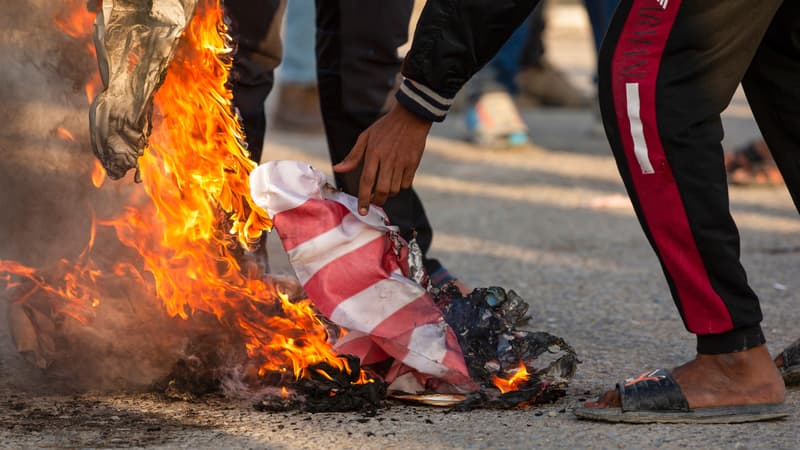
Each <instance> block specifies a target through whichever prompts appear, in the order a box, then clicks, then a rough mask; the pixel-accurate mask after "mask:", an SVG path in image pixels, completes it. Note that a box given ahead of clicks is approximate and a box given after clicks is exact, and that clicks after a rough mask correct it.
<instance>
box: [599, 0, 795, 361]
mask: <svg viewBox="0 0 800 450" xmlns="http://www.w3.org/2000/svg"><path fill="white" fill-rule="evenodd" d="M599 75H600V86H599V87H600V89H599V90H600V102H601V108H602V112H603V122H604V124H605V128H606V133H607V135H608V139H609V142H610V144H611V148H612V150H613V152H614V156H615V158H616V160H617V165H618V167H619V171H620V174H621V175H622V178H623V180H624V182H625V186H626V188H627V190H628V193H629V194H630V197H631V200H632V201H633V204H634V207H635V209H636V214H637V215H638V217H639V221H640V222H641V224H642V227H643V228H644V231H645V233H646V234H647V237H648V239H649V240H650V243H651V245H652V246H653V248H654V249H655V251H656V254H657V255H658V258H659V260H660V262H661V265H662V268H663V270H664V273H665V275H666V278H667V281H668V283H669V287H670V289H671V291H672V295H673V298H674V299H675V303H676V305H677V306H678V309H679V311H680V313H681V316H682V318H683V321H684V323H685V325H686V327H687V329H688V330H689V331H691V332H692V333H695V334H697V336H698V337H697V339H698V352H699V353H707V354H714V353H728V352H734V351H740V350H745V349H748V348H752V347H755V346H757V345H760V344H762V343H764V337H763V334H762V333H761V328H760V325H759V324H760V322H761V318H762V317H761V309H760V307H759V302H758V298H757V297H756V295H755V293H754V292H753V290H752V289H751V288H750V286H749V285H748V283H747V277H746V275H745V271H744V269H743V267H742V265H741V263H740V260H739V233H738V231H737V228H736V225H735V224H734V222H733V219H732V218H731V215H730V212H729V202H728V189H727V183H726V176H725V168H724V164H723V150H722V146H721V140H722V135H723V131H722V125H721V121H720V113H721V112H722V111H723V110H724V109H725V107H726V106H727V105H728V103H729V102H730V100H731V98H732V97H733V94H734V91H735V90H736V88H737V85H738V84H739V82H741V83H742V84H743V86H744V89H745V93H746V94H747V98H748V100H749V102H750V105H751V107H752V109H753V113H754V115H755V118H756V120H757V122H758V125H759V127H760V128H761V131H762V133H763V135H764V138H765V139H766V141H767V143H768V144H769V148H770V150H771V151H772V153H773V156H774V158H775V161H776V162H777V164H778V167H779V168H780V170H781V173H782V174H783V177H784V179H785V181H786V185H787V187H788V188H789V190H790V192H791V194H792V198H793V199H794V202H795V205H797V206H798V208H799V209H800V2H797V1H786V2H782V1H779V0H726V1H703V0H697V1H690V0H685V1H681V0H622V2H621V3H620V6H619V8H618V9H617V13H616V16H615V17H614V20H613V22H612V24H611V28H610V29H609V32H608V34H607V35H606V39H605V42H604V44H603V48H602V51H601V55H600V67H599Z"/></svg>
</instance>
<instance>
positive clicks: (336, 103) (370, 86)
mask: <svg viewBox="0 0 800 450" xmlns="http://www.w3.org/2000/svg"><path fill="white" fill-rule="evenodd" d="M412 6H413V2H412V1H411V0H396V1H392V2H376V1H374V0H360V1H352V0H350V1H345V0H317V76H318V83H319V93H320V104H321V106H322V118H323V122H324V124H325V132H326V135H327V138H328V149H329V152H330V156H331V162H332V163H333V164H336V163H338V162H340V161H342V160H343V159H344V157H345V156H347V154H348V153H349V152H350V149H351V148H352V147H353V145H354V144H355V142H356V139H357V138H358V135H359V134H361V132H362V131H364V130H365V129H366V128H367V127H368V126H369V125H371V124H372V123H373V122H374V121H375V120H377V119H378V118H379V117H380V116H381V115H382V114H383V113H384V112H386V110H387V109H388V108H387V106H388V105H389V104H390V103H389V102H390V101H391V100H392V97H391V94H392V93H393V92H394V89H395V85H396V81H397V74H398V73H399V71H400V64H401V60H400V58H399V57H398V55H397V48H398V47H399V46H400V45H402V44H404V43H405V42H406V40H407V38H408V21H409V19H410V17H411V10H412ZM359 176H360V174H359V173H357V172H351V173H348V174H344V175H342V174H337V175H336V183H337V185H338V186H339V187H340V188H341V189H343V190H344V191H345V192H347V193H350V194H355V193H356V192H357V190H358V180H359ZM383 208H384V210H385V211H386V213H387V214H388V215H389V219H390V220H391V221H392V223H393V224H395V225H397V226H399V227H400V232H401V234H402V235H403V237H404V238H406V239H410V238H411V235H412V232H413V231H416V232H417V241H418V243H419V245H420V248H421V249H422V252H423V254H425V255H427V252H428V250H429V249H430V245H431V241H432V239H433V230H432V229H431V226H430V223H429V222H428V218H427V216H426V215H425V209H424V208H423V206H422V202H421V201H420V199H419V197H418V196H417V194H416V192H414V190H413V189H406V190H402V191H400V193H399V194H397V195H396V196H395V197H391V198H389V200H388V201H387V202H386V204H385V205H384V207H383ZM441 267H442V266H441V264H440V263H439V262H438V261H436V260H434V259H429V258H427V257H426V258H425V268H426V269H427V270H428V273H430V274H433V273H434V272H436V271H438V270H440V269H441Z"/></svg>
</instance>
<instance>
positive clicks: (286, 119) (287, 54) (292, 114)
mask: <svg viewBox="0 0 800 450" xmlns="http://www.w3.org/2000/svg"><path fill="white" fill-rule="evenodd" d="M315 22H316V6H315V4H314V0H288V2H287V4H286V22H285V23H284V27H283V55H284V56H283V63H282V65H281V79H280V83H279V84H278V88H277V92H276V93H275V95H276V96H277V98H276V100H275V107H274V109H273V115H272V117H271V118H270V119H271V120H272V126H273V129H280V130H288V131H295V132H302V133H321V132H322V115H321V114H320V111H319V91H318V90H317V63H316V54H315V51H314V47H315V45H316V39H315V32H316V29H317V25H316V23H315Z"/></svg>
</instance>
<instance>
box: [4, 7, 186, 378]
mask: <svg viewBox="0 0 800 450" xmlns="http://www.w3.org/2000/svg"><path fill="white" fill-rule="evenodd" d="M0 2H2V3H1V4H2V10H3V14H2V15H1V16H0V66H1V67H3V70H2V71H0V102H2V103H1V104H2V105H3V107H2V108H0V210H2V213H0V237H1V238H0V260H14V261H18V262H19V263H21V264H24V265H26V266H29V267H34V268H37V269H41V270H42V271H43V272H45V273H46V272H47V271H48V270H51V269H53V268H55V267H57V264H58V261H59V260H60V259H62V258H64V259H67V260H75V259H76V258H77V257H78V255H80V253H81V251H82V250H83V249H84V248H85V247H86V245H87V243H88V241H89V236H90V230H91V224H92V211H94V212H95V214H96V215H97V216H98V217H101V218H103V217H106V218H107V217H113V216H116V212H118V211H119V210H120V207H121V205H124V204H126V203H128V202H129V200H128V199H129V198H130V195H131V193H132V192H134V191H135V190H137V189H140V188H141V187H140V186H136V185H133V184H132V183H131V182H130V180H123V181H121V182H110V183H108V182H107V183H106V185H105V186H104V187H103V188H102V189H100V190H98V189H96V188H94V186H92V184H91V182H90V173H91V170H92V167H93V164H94V156H93V154H92V152H91V149H90V144H89V133H88V100H87V98H86V93H85V91H84V86H85V85H86V83H87V82H88V81H89V80H90V78H91V77H92V76H93V74H94V73H95V72H96V70H97V63H96V61H95V60H94V58H93V56H92V55H91V54H90V53H89V52H88V51H87V49H86V41H83V42H82V41H80V40H76V39H74V38H71V37H69V36H67V35H66V34H65V33H64V32H63V31H61V30H60V29H58V27H56V26H55V24H54V17H55V16H56V15H57V14H58V13H60V12H63V11H59V9H60V8H65V7H67V8H69V7H72V8H74V7H76V6H77V7H85V4H86V2H85V0H70V1H64V2H53V1H52V0H27V1H24V2H21V1H17V0H0ZM60 129H61V130H62V131H60ZM63 130H66V131H68V132H69V133H70V134H71V135H72V136H73V137H74V140H70V139H68V138H66V137H65V135H64V133H63ZM94 248H95V251H93V259H95V260H96V261H97V262H98V265H100V266H101V267H110V266H111V264H110V263H113V262H118V261H124V260H129V259H131V258H132V255H131V254H130V252H129V251H128V250H127V249H124V248H122V246H121V245H120V244H119V243H118V242H117V241H116V239H115V237H114V236H113V233H112V232H111V230H109V229H107V228H102V227H101V228H99V229H98V236H97V242H96V244H95V247H94ZM0 275H2V274H0ZM0 289H2V288H0ZM24 293H30V294H31V295H32V297H33V300H32V301H29V302H26V304H25V305H21V304H20V302H18V301H17V300H19V298H20V296H21V295H22V294H24ZM48 302H49V300H48V298H47V296H46V295H45V294H44V293H43V292H41V290H37V289H35V288H34V286H33V285H32V284H23V285H21V286H19V287H17V288H14V289H7V290H0V379H3V380H8V382H10V383H13V384H15V385H17V386H18V387H20V388H35V389H43V386H55V385H58V386H60V387H62V388H63V387H65V386H66V387H67V388H74V389H84V388H88V387H91V388H95V389H96V388H103V387H105V388H118V387H131V386H144V385H146V384H148V383H150V382H151V381H153V380H154V379H156V378H157V377H159V376H162V375H164V374H165V373H166V372H167V371H168V370H169V365H170V364H172V363H174V361H175V360H176V355H175V352H176V351H180V349H182V348H183V347H184V346H185V342H186V339H187V338H186V333H187V332H186V331H184V330H182V327H183V325H182V324H181V323H180V322H181V321H179V320H172V319H169V318H166V317H165V316H166V315H165V314H164V313H163V312H162V311H160V310H159V305H158V304H157V303H156V302H155V301H154V300H153V296H152V292H146V291H144V290H143V289H142V287H141V286H136V285H135V283H128V282H126V280H124V279H123V280H121V281H120V282H119V283H118V285H117V286H114V288H113V295H111V296H109V298H106V299H103V301H102V303H101V305H100V306H99V307H97V308H95V309H96V314H97V317H96V318H94V320H93V321H92V322H91V324H90V325H89V326H85V325H83V324H80V323H78V322H77V321H74V320H72V319H70V318H66V319H64V318H57V317H53V315H52V309H51V308H49V306H48V305H49V303H48ZM9 323H10V324H11V325H13V330H14V332H13V333H12V332H11V331H12V327H10V326H9ZM12 335H13V337H15V338H16V340H17V342H14V340H13V339H12ZM18 346H23V347H24V346H29V347H30V346H32V347H34V348H36V349H38V350H39V351H41V352H43V354H45V355H47V356H48V358H47V360H46V361H42V360H40V361H39V365H40V366H45V365H46V366H47V369H46V370H41V369H40V368H37V367H36V366H35V365H34V364H31V363H30V362H26V360H25V359H24V358H23V355H21V354H20V352H19V351H18ZM43 349H44V350H47V351H43ZM27 356H28V359H29V360H32V361H33V362H36V358H35V354H34V355H31V353H28V354H27ZM39 356H41V354H40V355H39Z"/></svg>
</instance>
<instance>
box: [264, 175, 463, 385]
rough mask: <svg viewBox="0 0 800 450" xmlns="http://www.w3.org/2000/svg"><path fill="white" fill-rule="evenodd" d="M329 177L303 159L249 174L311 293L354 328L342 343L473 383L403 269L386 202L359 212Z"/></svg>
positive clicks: (348, 349) (429, 303) (449, 336)
mask: <svg viewBox="0 0 800 450" xmlns="http://www.w3.org/2000/svg"><path fill="white" fill-rule="evenodd" d="M325 184H326V180H325V176H324V175H323V174H322V173H320V172H319V171H317V170H315V169H314V168H313V167H311V166H310V165H308V164H307V163H302V162H298V161H271V162H268V163H266V164H263V165H261V166H259V167H258V168H256V169H255V170H254V171H253V173H252V174H251V175H250V187H251V193H252V196H253V200H254V201H255V202H256V204H258V205H259V206H261V207H262V208H264V209H266V210H267V213H268V214H269V216H270V217H271V218H272V221H273V224H274V226H275V229H276V230H277V232H278V235H279V236H280V238H281V243H282V244H283V246H284V248H285V249H286V252H287V253H288V256H289V262H290V263H291V264H292V267H293V268H294V270H295V272H296V274H297V277H298V278H299V280H300V282H301V283H302V284H303V287H304V288H305V291H306V294H307V295H308V297H309V298H310V299H311V301H312V302H314V305H315V306H316V307H317V308H318V309H319V310H320V312H321V313H322V314H324V315H325V316H326V317H328V318H329V319H330V320H332V321H333V322H334V323H336V324H337V325H340V326H342V327H344V328H346V329H347V330H349V331H350V332H349V333H348V334H347V335H346V336H345V337H344V338H343V339H342V340H340V341H339V342H338V343H337V351H339V352H340V353H342V354H345V353H347V354H353V355H355V356H358V357H359V358H360V359H361V360H362V362H363V363H364V364H371V363H375V362H378V361H381V360H384V359H386V358H387V357H392V358H394V359H395V360H397V361H401V362H402V363H403V364H405V365H407V366H409V367H410V368H412V369H414V370H416V371H418V372H420V373H422V374H425V375H427V376H432V377H435V378H441V379H443V380H445V381H447V382H450V383H454V384H456V385H468V384H471V381H470V379H469V375H468V372H467V368H466V365H465V363H464V357H463V355H462V352H461V348H460V346H459V345H458V340H457V339H456V336H455V334H454V333H453V331H452V329H451V328H450V327H449V326H447V324H446V323H445V322H444V318H443V316H442V313H441V311H440V310H439V309H438V308H437V307H436V305H435V304H434V303H433V299H432V298H431V297H430V296H429V295H428V293H427V291H425V289H423V288H422V287H421V286H420V285H418V284H416V283H414V282H413V281H412V280H410V279H408V278H406V277H405V275H404V273H407V267H404V266H405V263H404V261H405V250H406V249H405V246H402V248H399V247H398V246H397V245H396V240H397V239H400V238H399V237H398V236H397V235H396V234H395V232H396V228H395V227H392V226H389V225H388V220H387V218H386V215H385V213H384V212H383V210H381V209H380V208H377V207H374V206H373V207H371V208H370V212H369V214H368V215H367V216H360V215H359V214H358V213H357V202H356V199H355V198H354V197H352V196H350V195H347V194H344V193H341V192H335V191H331V190H329V189H327V188H326V186H325ZM387 381H388V382H391V381H392V380H391V379H388V380H387Z"/></svg>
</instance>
